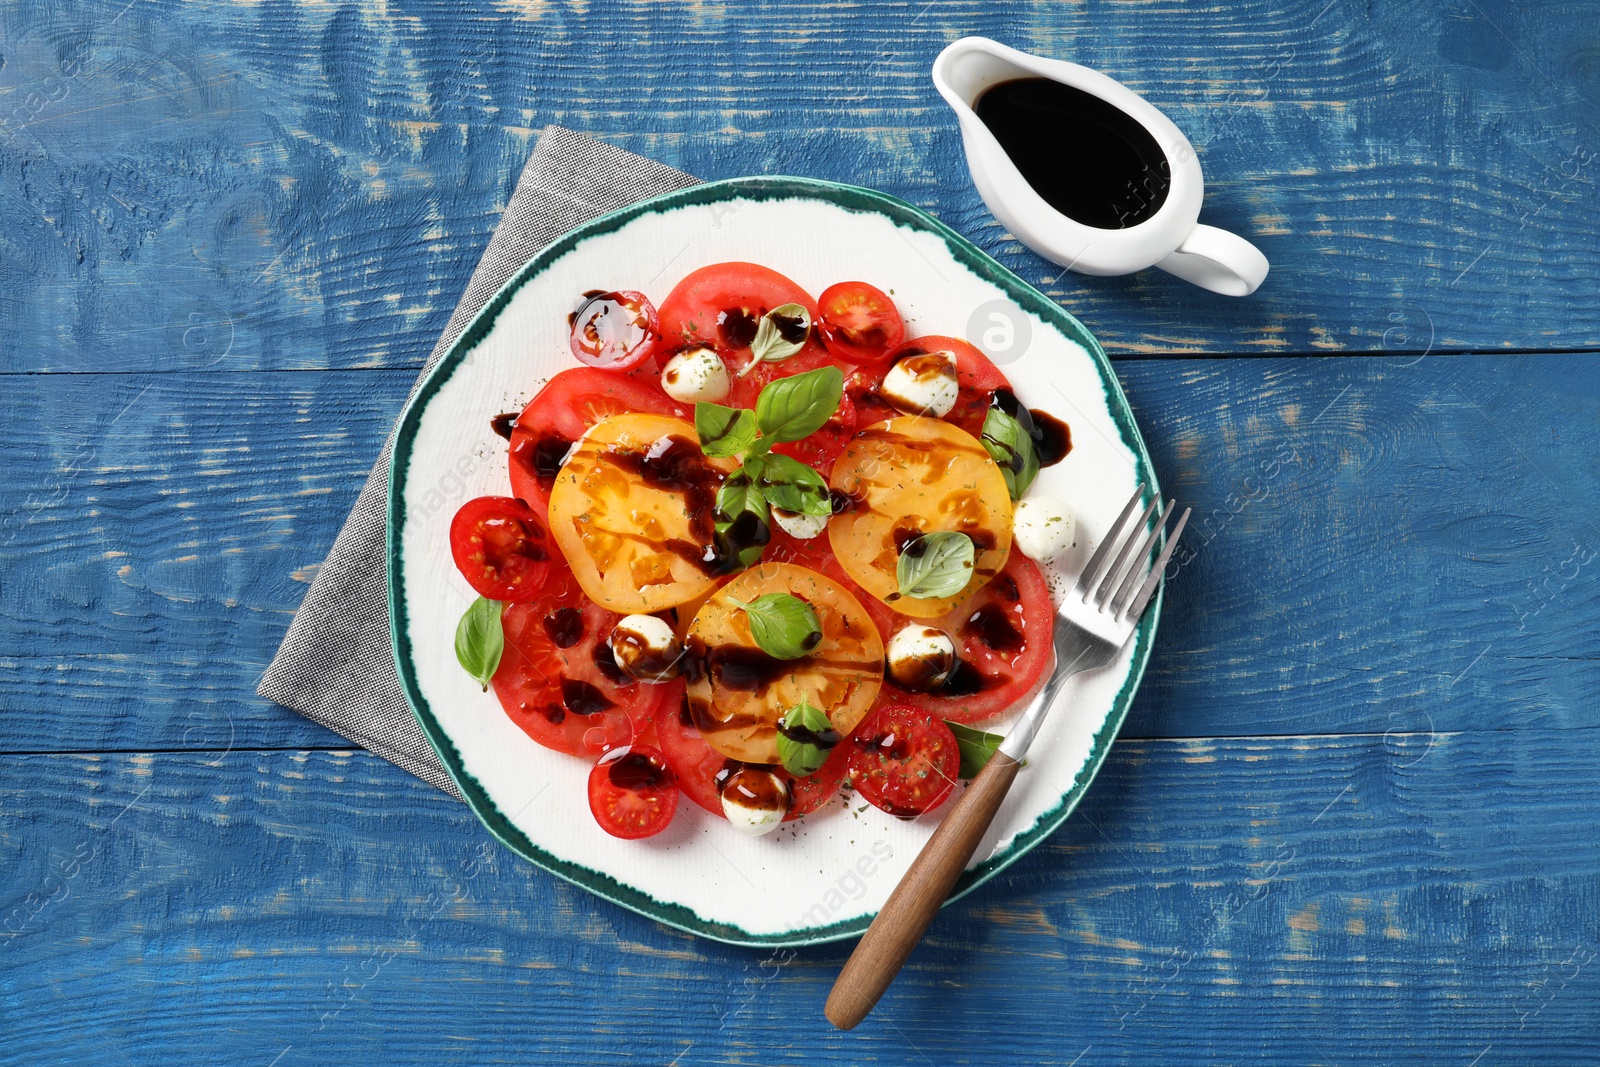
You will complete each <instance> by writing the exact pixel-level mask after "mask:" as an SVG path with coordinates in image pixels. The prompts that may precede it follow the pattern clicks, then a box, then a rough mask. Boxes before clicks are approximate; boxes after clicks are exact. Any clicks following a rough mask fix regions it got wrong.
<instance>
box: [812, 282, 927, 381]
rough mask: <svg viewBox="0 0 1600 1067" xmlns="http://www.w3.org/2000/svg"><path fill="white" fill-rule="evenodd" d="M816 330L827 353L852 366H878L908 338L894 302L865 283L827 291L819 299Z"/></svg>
mask: <svg viewBox="0 0 1600 1067" xmlns="http://www.w3.org/2000/svg"><path fill="white" fill-rule="evenodd" d="M817 329H818V330H819V331H820V332H821V334H822V343H823V344H825V345H827V346H828V351H829V352H831V353H833V354H834V355H835V356H837V357H838V358H840V359H842V360H845V361H847V362H849V363H876V362H878V361H880V360H882V359H883V358H884V357H886V356H888V354H889V353H890V352H891V351H892V350H893V349H895V348H896V347H898V346H899V344H900V342H901V341H903V340H905V336H906V327H905V323H903V322H901V321H900V312H898V311H896V310H895V306H894V301H893V300H890V299H889V296H888V294H887V293H885V292H884V291H883V290H882V289H878V288H876V287H874V286H871V285H868V284H867V283H866V282H840V283H838V284H837V285H830V286H828V287H827V288H826V289H824V290H823V291H822V295H821V296H819V297H818V298H817Z"/></svg>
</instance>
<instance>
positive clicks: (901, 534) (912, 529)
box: [889, 519, 928, 559]
mask: <svg viewBox="0 0 1600 1067" xmlns="http://www.w3.org/2000/svg"><path fill="white" fill-rule="evenodd" d="M921 536H922V529H921V527H920V526H918V525H916V524H914V523H912V522H908V521H907V520H905V519H901V520H900V521H899V522H897V523H895V524H894V528H893V529H892V530H890V531H889V539H890V540H891V541H893V542H894V550H895V553H896V555H909V556H910V557H911V558H912V559H920V558H921V557H922V556H923V554H924V553H926V552H927V551H928V544H927V542H926V541H924V542H922V543H920V544H918V543H916V542H917V538H919V537H921ZM908 550H909V551H908Z"/></svg>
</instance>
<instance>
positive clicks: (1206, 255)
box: [933, 37, 1268, 296]
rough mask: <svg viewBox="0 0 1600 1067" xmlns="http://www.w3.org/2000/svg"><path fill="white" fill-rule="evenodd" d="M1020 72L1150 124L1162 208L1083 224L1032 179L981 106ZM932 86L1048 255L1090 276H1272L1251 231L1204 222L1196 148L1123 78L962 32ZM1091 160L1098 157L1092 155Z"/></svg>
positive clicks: (991, 189) (989, 193)
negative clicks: (1115, 223) (1157, 152)
mask: <svg viewBox="0 0 1600 1067" xmlns="http://www.w3.org/2000/svg"><path fill="white" fill-rule="evenodd" d="M1017 78H1050V79H1052V80H1054V81H1058V82H1061V83H1063V84H1065V85H1069V86H1072V87H1073V88H1076V89H1080V90H1082V91H1084V92H1087V93H1089V94H1091V95H1093V96H1096V97H1098V98H1100V99H1101V100H1103V101H1105V102H1106V103H1108V104H1110V105H1112V106H1114V107H1116V108H1117V109H1118V110H1120V111H1121V112H1123V113H1124V114H1125V115H1127V116H1129V117H1130V118H1132V119H1133V120H1135V121H1136V122H1138V123H1139V124H1140V125H1141V126H1143V127H1144V128H1145V130H1146V131H1148V132H1149V134H1150V135H1151V136H1152V137H1154V138H1155V141H1156V144H1157V145H1159V146H1160V148H1161V151H1162V152H1163V153H1164V154H1165V155H1166V159H1167V165H1168V168H1169V175H1170V180H1171V186H1170V188H1169V189H1168V191H1167V197H1166V200H1165V202H1163V203H1162V204H1161V206H1160V208H1158V209H1157V210H1156V211H1155V213H1154V214H1152V215H1151V216H1150V217H1149V218H1147V219H1145V220H1144V221H1142V222H1139V223H1137V224H1135V225H1133V226H1128V227H1126V228H1123V229H1102V228H1099V227H1094V226H1085V225H1084V224H1082V223H1080V222H1077V221H1075V220H1073V219H1071V218H1068V217H1067V216H1066V215H1064V214H1062V213H1061V212H1059V211H1057V210H1056V209H1055V208H1053V207H1051V206H1050V204H1048V203H1047V202H1046V201H1045V199H1044V197H1042V196H1040V195H1039V193H1038V192H1036V191H1035V190H1034V188H1033V186H1031V185H1029V184H1028V181H1027V179H1026V178H1024V177H1023V176H1022V173H1021V172H1020V171H1019V170H1018V169H1017V166H1016V164H1015V163H1013V162H1012V160H1011V157H1010V156H1008V155H1007V154H1006V152H1005V149H1003V148H1002V147H1001V146H1000V142H999V141H998V140H997V139H996V138H995V136H994V134H993V133H991V132H990V130H989V128H988V127H987V126H986V125H984V123H983V120H982V119H980V118H978V115H977V113H976V112H975V111H974V110H973V104H974V103H975V102H976V100H977V99H978V97H979V96H980V95H981V94H982V93H983V91H984V90H985V89H988V88H989V87H990V86H993V85H996V84H998V83H1000V82H1008V81H1013V80H1015V79H1017ZM933 84H934V85H935V86H937V87H938V89H939V93H940V95H941V96H943V97H944V98H945V101H946V102H947V103H949V105H950V106H951V107H952V108H953V109H954V110H955V113H956V116H957V117H958V118H959V119H960V122H961V139H962V143H963V144H964V145H965V147H966V152H967V167H968V168H969V169H970V170H971V171H972V181H973V184H974V185H976V186H977V187H978V193H979V194H980V195H981V196H982V197H983V201H984V203H986V204H988V205H989V210H990V211H993V212H994V214H995V217H996V218H997V219H999V220H1000V221H1001V223H1003V224H1004V225H1005V227H1006V228H1007V229H1008V230H1010V231H1011V232H1012V233H1013V234H1015V235H1016V237H1017V239H1018V240H1020V241H1021V242H1022V243H1023V244H1025V245H1027V246H1028V247H1029V248H1031V249H1033V250H1034V251H1035V252H1037V253H1039V254H1040V255H1042V256H1044V257H1045V258H1047V259H1049V260H1051V261H1053V262H1055V263H1059V264H1061V265H1062V266H1064V267H1066V268H1067V269H1069V270H1075V271H1081V272H1083V273H1084V274H1132V273H1133V272H1134V271H1139V270H1144V269H1145V268H1146V267H1160V268H1161V269H1162V270H1164V271H1167V272H1168V273H1170V274H1176V275H1177V276H1178V277H1180V278H1183V279H1185V280H1187V281H1190V282H1193V283H1194V284H1195V285H1198V286H1200V287H1201V288H1204V289H1209V290H1211V291H1212V292H1214V293H1222V294H1224V295H1226V296H1247V295H1249V294H1250V293H1253V292H1255V291H1256V288H1257V287H1258V286H1259V285H1260V284H1261V282H1262V281H1263V280H1264V279H1265V278H1266V276H1267V268H1268V264H1267V257H1266V256H1264V255H1262V254H1261V251H1260V250H1259V249H1258V248H1256V246H1255V245H1253V244H1251V243H1250V242H1249V241H1246V240H1245V239H1244V238H1242V237H1239V236H1237V235H1235V234H1232V233H1229V232H1228V231H1227V230H1219V229H1217V228H1216V227H1215V226H1202V225H1200V224H1199V219H1200V199H1201V196H1202V194H1203V193H1204V189H1205V179H1204V178H1203V177H1202V176H1201V173H1200V160H1199V159H1197V158H1196V157H1195V153H1194V146H1193V145H1191V144H1190V143H1189V139H1188V138H1187V137H1185V136H1184V135H1183V131H1182V130H1180V129H1178V127H1177V126H1175V125H1173V123H1172V120H1171V119H1169V118H1167V117H1166V116H1165V115H1163V114H1162V113H1161V112H1160V111H1158V110H1156V108H1155V107H1154V106H1153V105H1152V104H1150V103H1149V101H1147V100H1145V98H1144V97H1142V96H1140V95H1139V94H1138V93H1136V92H1134V91H1133V90H1132V89H1129V88H1128V87H1127V86H1125V85H1123V84H1122V83H1120V82H1118V81H1115V80H1114V79H1112V78H1108V77H1107V76H1106V75H1104V74H1101V73H1100V72H1099V71H1094V70H1090V69H1089V68H1088V67H1082V66H1079V65H1078V64H1076V63H1068V62H1066V61H1064V60H1059V59H1045V58H1043V57H1041V56H1035V55H1029V54H1028V53H1027V52H1019V51H1017V50H1016V49H1015V48H1007V47H1006V46H1005V45H1003V44H1000V43H998V42H996V41H991V40H989V39H988V38H987V37H963V38H961V39H960V40H959V41H956V42H954V43H953V44H951V45H950V46H949V47H948V48H946V49H945V50H944V51H943V52H941V53H939V58H938V59H936V60H934V62H933ZM1085 165H1092V163H1089V162H1086V164H1085Z"/></svg>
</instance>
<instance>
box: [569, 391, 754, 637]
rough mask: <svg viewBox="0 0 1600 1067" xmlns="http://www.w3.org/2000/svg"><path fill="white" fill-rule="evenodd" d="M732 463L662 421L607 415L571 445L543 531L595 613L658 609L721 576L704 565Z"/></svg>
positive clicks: (682, 427) (685, 426) (682, 428)
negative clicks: (547, 530) (710, 455)
mask: <svg viewBox="0 0 1600 1067" xmlns="http://www.w3.org/2000/svg"><path fill="white" fill-rule="evenodd" d="M737 466H738V464H737V462H735V461H734V460H731V459H711V458H708V457H706V456H705V455H704V454H703V453H702V452H701V451H700V445H699V438H698V437H697V436H696V434H695V429H694V427H693V426H691V425H690V424H689V423H687V422H684V421H683V420H682V419H674V418H672V417H670V416H667V415H642V414H634V415H613V416H612V417H611V418H609V419H602V420H601V421H600V422H598V423H596V424H595V425H594V427H592V428H591V429H590V430H589V431H588V432H587V433H586V434H585V435H584V437H583V440H582V441H581V442H579V444H578V448H577V451H576V452H574V453H573V455H572V458H571V459H569V460H568V461H567V463H566V465H565V466H564V467H562V468H561V473H559V474H557V475H556V480H555V485H554V487H553V488H552V489H551V490H550V533H551V536H553V537H554V538H555V540H556V544H558V545H560V546H561V552H562V554H563V555H564V556H566V559H567V563H568V564H569V565H570V566H571V567H572V573H573V575H574V576H576V577H577V579H578V584H579V585H580V586H582V587H583V591H584V592H585V593H586V594H588V596H589V599H590V600H593V601H594V602H595V603H596V604H599V605H600V606H601V607H603V608H607V609H609V610H611V611H615V612H618V613H619V614H624V615H626V614H631V613H635V612H642V613H649V612H657V611H665V610H666V609H667V608H670V607H675V606H677V605H678V604H683V603H686V602H687V601H690V600H694V599H695V598H696V597H701V596H704V595H705V594H706V593H707V592H708V591H709V590H711V589H712V588H713V587H715V586H716V584H717V582H718V581H720V580H721V579H720V578H718V577H715V576H713V575H712V574H709V573H707V571H708V570H709V567H708V566H707V565H706V564H705V562H704V559H703V557H704V555H705V553H706V551H707V546H709V545H710V544H711V542H712V530H713V519H712V515H711V512H712V507H713V505H714V504H715V502H716V496H717V488H718V487H719V486H720V485H721V484H722V479H723V477H724V476H725V475H726V474H727V473H728V472H729V471H731V470H733V469H734V468H735V467H737Z"/></svg>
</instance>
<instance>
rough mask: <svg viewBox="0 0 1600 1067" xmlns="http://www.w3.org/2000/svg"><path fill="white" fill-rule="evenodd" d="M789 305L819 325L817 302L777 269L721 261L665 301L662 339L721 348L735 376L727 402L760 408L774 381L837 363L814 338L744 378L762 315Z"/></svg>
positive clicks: (668, 342)
mask: <svg viewBox="0 0 1600 1067" xmlns="http://www.w3.org/2000/svg"><path fill="white" fill-rule="evenodd" d="M784 304H799V305H801V306H802V307H804V308H805V309H806V311H807V312H808V313H809V314H810V315H811V321H812V322H813V323H815V322H816V319H817V305H816V303H815V302H814V301H813V300H812V299H811V297H810V296H809V295H807V293H806V291H805V290H804V289H802V288H800V287H799V286H798V285H796V284H795V283H794V282H792V281H790V280H789V279H788V278H785V277H784V276H783V275H781V274H779V273H778V272H777V271H775V270H769V269H768V268H766V267H763V266H759V265H758V264H755V263H715V264H712V265H711V266H709V267H701V268H700V269H699V270H697V271H695V272H694V273H692V274H690V275H689V276H688V277H687V278H685V279H683V281H681V282H679V283H678V284H677V286H675V287H674V288H673V290H672V292H671V293H669V294H668V295H667V298H666V300H664V301H662V302H661V335H662V337H663V338H664V343H665V344H666V345H668V346H669V347H671V348H678V347H679V346H681V345H686V344H690V343H692V342H703V343H708V344H711V345H714V346H716V348H717V350H718V351H719V352H721V353H722V356H723V359H724V360H726V362H727V364H728V370H729V371H730V372H732V373H733V375H734V385H733V391H732V393H731V394H730V395H729V399H728V401H727V402H728V403H729V404H731V405H733V406H734V407H755V403H756V397H757V396H758V395H760V393H761V389H762V387H763V386H765V385H766V384H767V383H768V382H770V381H772V380H773V379H775V378H782V377H786V376H788V375H790V374H798V373H800V372H801V371H807V370H815V369H816V368H817V367H823V366H828V365H829V364H831V363H833V362H834V360H833V359H832V358H830V357H829V356H828V354H827V352H826V351H825V350H824V349H823V347H822V345H821V344H820V343H819V342H818V341H817V340H816V339H815V335H814V334H813V338H812V339H810V340H808V341H807V342H806V346H805V348H803V349H802V350H801V351H800V352H798V353H797V354H795V355H794V356H791V357H790V358H789V359H785V360H780V361H779V362H777V363H763V364H761V365H760V366H758V367H755V368H753V369H752V370H750V372H749V373H748V374H746V375H745V376H744V377H743V378H740V377H739V376H738V375H739V372H740V371H742V370H744V369H745V368H746V367H747V366H748V365H749V363H750V342H751V341H752V340H754V339H755V335H756V327H757V325H758V324H759V322H760V321H761V316H763V315H765V314H766V313H767V312H769V311H771V310H772V309H773V308H776V307H782V306H783V305H784Z"/></svg>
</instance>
